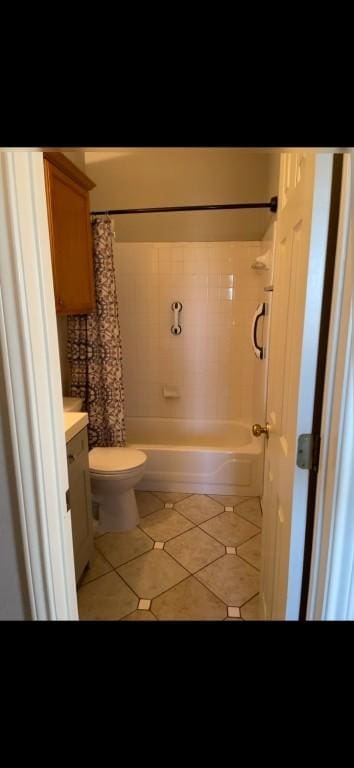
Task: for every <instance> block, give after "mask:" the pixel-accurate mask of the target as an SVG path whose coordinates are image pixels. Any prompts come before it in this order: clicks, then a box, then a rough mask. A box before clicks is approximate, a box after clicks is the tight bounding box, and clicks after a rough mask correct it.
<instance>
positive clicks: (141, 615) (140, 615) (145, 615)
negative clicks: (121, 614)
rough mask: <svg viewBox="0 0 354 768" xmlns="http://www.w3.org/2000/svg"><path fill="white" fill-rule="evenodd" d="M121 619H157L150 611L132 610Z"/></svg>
mask: <svg viewBox="0 0 354 768" xmlns="http://www.w3.org/2000/svg"><path fill="white" fill-rule="evenodd" d="M122 621H157V619H156V616H154V614H153V613H151V611H134V613H130V614H129V616H125V618H124V619H122Z"/></svg>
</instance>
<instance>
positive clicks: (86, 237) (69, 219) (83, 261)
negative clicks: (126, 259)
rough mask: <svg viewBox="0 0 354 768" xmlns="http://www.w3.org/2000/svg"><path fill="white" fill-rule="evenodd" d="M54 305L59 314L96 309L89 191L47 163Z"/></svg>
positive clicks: (79, 312)
mask: <svg viewBox="0 0 354 768" xmlns="http://www.w3.org/2000/svg"><path fill="white" fill-rule="evenodd" d="M44 166H45V180H46V190H47V204H48V221H49V234H50V242H51V252H52V266H53V278H54V291H55V304H56V310H57V314H58V315H70V314H72V315H76V314H77V315H80V314H87V313H89V312H93V311H94V309H95V295H94V278H93V258H92V237H91V225H90V211H89V197H88V191H87V189H84V188H83V187H81V186H80V185H79V184H78V183H77V182H76V181H74V179H72V178H70V176H68V175H66V174H65V173H64V172H63V171H62V170H60V169H59V168H58V167H56V166H55V165H53V163H51V162H49V161H48V160H44Z"/></svg>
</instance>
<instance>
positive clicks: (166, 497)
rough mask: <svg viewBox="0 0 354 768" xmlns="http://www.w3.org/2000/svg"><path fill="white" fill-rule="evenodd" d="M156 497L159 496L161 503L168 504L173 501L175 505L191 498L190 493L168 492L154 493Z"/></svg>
mask: <svg viewBox="0 0 354 768" xmlns="http://www.w3.org/2000/svg"><path fill="white" fill-rule="evenodd" d="M154 494H155V496H157V497H158V498H159V499H161V501H163V502H166V501H167V502H168V501H172V503H173V504H175V503H176V501H182V499H186V498H187V496H190V495H191V494H190V493H177V492H176V493H173V492H168V493H165V492H164V491H154Z"/></svg>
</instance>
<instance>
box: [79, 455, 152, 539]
mask: <svg viewBox="0 0 354 768" xmlns="http://www.w3.org/2000/svg"><path fill="white" fill-rule="evenodd" d="M146 461H147V456H146V454H145V453H143V451H138V450H136V449H135V448H93V449H92V450H91V451H90V452H89V467H90V482H91V492H92V498H93V501H95V502H96V503H97V504H98V505H99V531H100V532H102V533H104V532H105V531H129V530H130V529H131V528H135V526H136V525H137V524H138V522H139V512H138V507H137V504H136V499H135V493H134V490H133V489H134V486H135V485H137V483H138V482H139V481H140V480H141V478H142V477H143V474H144V468H145V464H146Z"/></svg>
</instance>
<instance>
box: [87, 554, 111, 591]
mask: <svg viewBox="0 0 354 768" xmlns="http://www.w3.org/2000/svg"><path fill="white" fill-rule="evenodd" d="M112 570H113V566H112V565H111V563H109V562H108V560H106V558H105V557H102V555H101V553H100V552H99V551H98V549H94V552H93V557H92V563H91V565H90V567H89V568H87V569H86V571H85V573H84V575H83V578H82V579H81V582H80V584H81V586H83V584H88V582H89V581H93V580H94V579H97V578H98V577H99V576H104V574H105V573H108V572H109V571H112Z"/></svg>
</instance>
